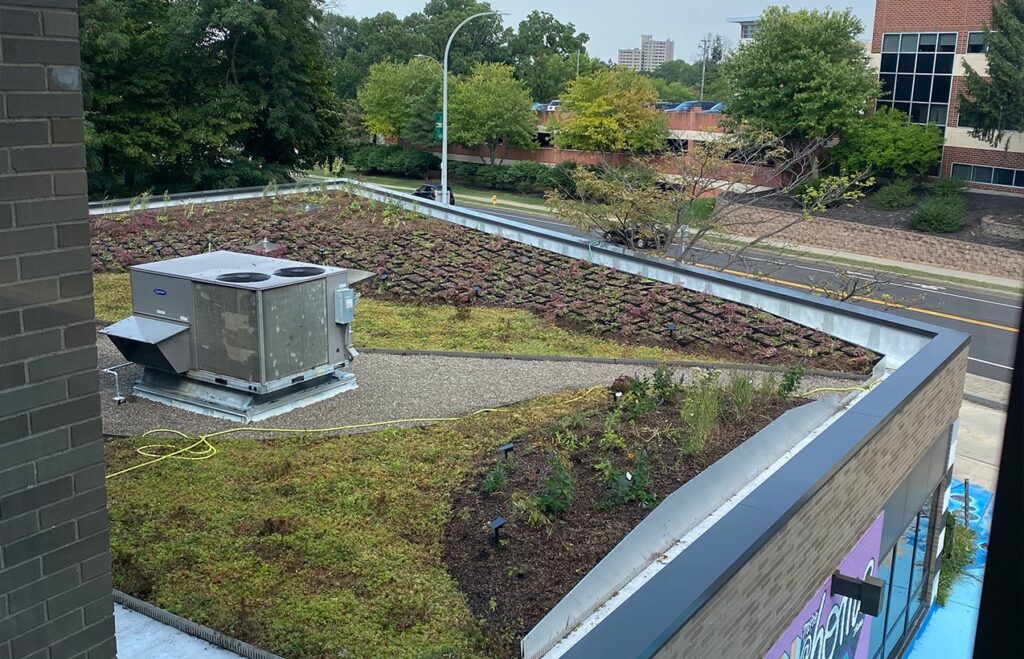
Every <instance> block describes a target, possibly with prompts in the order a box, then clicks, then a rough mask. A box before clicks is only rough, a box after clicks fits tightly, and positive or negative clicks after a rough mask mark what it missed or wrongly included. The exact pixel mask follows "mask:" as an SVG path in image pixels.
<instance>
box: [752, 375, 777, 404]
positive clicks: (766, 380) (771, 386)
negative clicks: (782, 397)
mask: <svg viewBox="0 0 1024 659" xmlns="http://www.w3.org/2000/svg"><path fill="white" fill-rule="evenodd" d="M757 393H759V394H761V395H762V396H764V397H765V398H769V397H771V396H778V395H779V376H777V375H775V373H771V372H769V373H766V374H765V375H764V376H763V377H762V378H761V382H760V384H758V385H757Z"/></svg>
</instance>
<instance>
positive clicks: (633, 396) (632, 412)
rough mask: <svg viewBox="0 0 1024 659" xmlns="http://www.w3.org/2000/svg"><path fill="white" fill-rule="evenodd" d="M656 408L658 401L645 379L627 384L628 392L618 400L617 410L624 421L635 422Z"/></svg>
mask: <svg viewBox="0 0 1024 659" xmlns="http://www.w3.org/2000/svg"><path fill="white" fill-rule="evenodd" d="M657 407H658V400H657V399H656V398H655V397H654V395H653V392H652V390H651V383H650V381H648V379H647V378H636V379H634V380H633V381H632V382H630V383H629V391H627V392H626V394H625V395H624V396H623V397H622V398H621V399H620V400H619V408H620V409H621V410H622V416H623V417H625V419H626V421H636V420H637V419H639V418H640V417H642V416H643V415H645V414H647V413H648V412H650V411H652V410H654V409H656V408H657Z"/></svg>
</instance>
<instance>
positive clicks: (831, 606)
mask: <svg viewBox="0 0 1024 659" xmlns="http://www.w3.org/2000/svg"><path fill="white" fill-rule="evenodd" d="M884 515H885V513H881V514H879V515H878V518H877V519H876V520H875V521H874V522H872V524H871V526H870V527H869V528H868V530H867V532H866V533H865V534H864V535H863V536H861V539H860V540H858V541H857V544H856V545H854V547H853V549H852V550H850V553H849V554H847V555H846V558H844V559H843V561H842V562H841V563H840V564H839V567H838V569H839V571H840V572H841V573H842V574H845V575H847V576H851V577H857V578H864V577H866V576H868V575H872V574H874V573H875V567H876V566H877V565H878V554H879V553H880V549H881V548H880V545H881V543H882V518H883V517H884ZM831 581H832V577H831V576H829V578H828V579H826V580H825V583H823V584H822V585H821V588H819V589H818V591H817V592H816V593H815V594H814V597H812V598H811V599H810V601H808V602H807V604H806V606H804V608H803V609H802V610H801V611H800V614H799V615H798V616H797V617H796V618H795V619H794V620H793V622H792V623H790V625H789V627H787V628H786V631H785V632H783V633H782V636H780V637H779V640H777V641H775V645H773V646H772V648H771V650H769V651H768V652H767V654H765V655H764V657H765V659H811V658H813V659H866V658H867V654H868V643H869V642H870V640H871V624H872V621H873V618H872V617H871V616H866V615H864V614H862V613H861V612H860V602H858V601H857V600H852V599H849V598H848V597H840V596H838V595H835V596H833V595H830V594H829V587H830V585H831Z"/></svg>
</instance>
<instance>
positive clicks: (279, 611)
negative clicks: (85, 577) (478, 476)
mask: <svg viewBox="0 0 1024 659" xmlns="http://www.w3.org/2000/svg"><path fill="white" fill-rule="evenodd" d="M593 395H596V394H593ZM588 404H589V402H588V400H580V399H579V397H578V394H563V395H559V396H553V397H546V398H543V399H538V400H535V401H531V402H528V403H523V404H520V405H517V406H514V407H510V408H505V409H504V410H503V411H500V412H492V413H485V414H479V415H475V416H469V417H465V418H463V419H460V420H458V421H453V422H446V423H440V424H436V425H433V426H427V427H420V428H402V429H389V430H385V431H381V432H375V433H368V434H359V435H343V436H339V437H317V436H279V437H274V438H272V439H268V440H266V441H257V440H252V439H233V438H231V436H229V435H228V436H223V437H221V438H215V439H213V440H211V441H213V443H214V444H215V445H216V447H217V449H218V452H217V453H216V454H215V455H214V456H213V457H212V458H210V459H207V460H199V461H196V460H175V459H169V460H164V461H162V462H159V463H156V464H154V465H150V466H146V467H143V468H140V469H136V470H134V471H132V472H129V473H127V474H123V475H119V476H116V477H113V478H111V479H109V480H108V481H107V492H108V496H109V509H110V526H111V552H112V559H113V569H114V585H115V587H116V588H119V589H121V590H123V591H125V592H128V593H129V594H132V595H135V596H137V597H140V598H142V599H145V600H146V601H148V602H151V603H153V604H155V605H157V606H160V607H162V608H165V609H168V610H170V611H172V612H173V613H176V614H179V615H182V616H184V617H186V618H188V619H190V620H194V621H196V622H198V623H201V624H205V625H208V626H210V627H213V628H214V629H216V630H219V631H221V632H224V633H226V634H229V635H231V636H234V637H236V638H240V639H242V640H245V641H248V642H250V643H253V644H255V645H258V646H260V647H262V648H264V649H267V650H269V651H271V652H275V653H277V654H280V655H282V656H285V657H339V656H345V657H449V656H451V657H454V656H458V657H478V656H490V655H491V654H492V653H491V652H490V651H489V650H488V648H487V647H486V646H485V642H484V640H483V635H482V633H481V631H480V627H479V626H478V623H477V622H476V621H475V620H474V619H473V616H472V615H471V614H470V612H469V609H468V608H467V605H466V601H465V598H464V596H463V595H462V594H461V592H460V591H459V588H458V586H457V584H456V583H455V582H454V581H453V580H452V578H451V577H450V576H449V574H448V572H447V571H446V569H445V566H444V563H443V561H442V559H441V539H442V532H443V528H444V524H445V520H446V518H447V515H448V511H449V506H450V499H449V497H450V493H451V492H452V490H453V489H454V488H455V487H456V485H457V484H458V483H459V482H460V481H461V480H462V479H463V477H464V476H465V475H466V473H467V471H468V470H469V469H470V468H471V467H472V465H473V464H474V458H475V456H476V455H478V454H479V453H480V452H481V451H491V450H494V449H495V448H496V447H497V446H499V445H501V444H503V443H504V442H507V441H509V440H510V439H512V438H513V437H516V436H519V435H521V434H522V433H523V432H525V431H527V430H529V429H530V428H535V427H538V426H540V425H543V424H548V423H551V422H553V421H554V420H555V419H557V418H559V417H560V416H561V415H564V414H566V413H567V412H570V411H572V410H575V409H580V408H581V407H582V406H586V405H588ZM161 441H167V440H166V439H162V438H148V439H138V438H135V439H118V440H114V441H111V442H108V443H107V444H106V464H107V472H108V473H113V472H115V471H117V470H119V469H124V468H125V467H128V466H131V465H134V464H138V463H139V462H141V461H144V460H146V459H147V458H144V457H142V456H140V455H138V454H137V453H136V449H137V448H139V447H141V446H144V445H148V444H154V443H159V442H161ZM171 441H173V442H175V443H177V444H182V442H184V441H185V440H178V439H174V440H171ZM182 445H184V444H182ZM164 450H170V449H164ZM488 536H489V531H488V530H487V529H481V542H482V543H486V542H488Z"/></svg>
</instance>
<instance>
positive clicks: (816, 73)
mask: <svg viewBox="0 0 1024 659" xmlns="http://www.w3.org/2000/svg"><path fill="white" fill-rule="evenodd" d="M862 29H863V26H862V25H861V22H860V20H859V19H858V18H857V17H856V16H854V15H853V13H852V12H850V11H849V10H845V11H833V10H826V11H808V10H799V11H791V10H789V9H788V8H783V7H769V8H768V9H766V10H765V11H764V13H763V14H762V15H761V18H760V20H759V21H758V28H757V36H756V37H755V38H754V40H753V41H751V42H749V43H746V44H742V45H740V46H739V48H738V49H737V50H736V51H735V52H733V53H732V55H731V56H729V57H728V58H726V59H725V60H724V61H723V63H722V73H723V76H724V78H725V81H726V84H727V86H728V89H729V97H728V101H727V102H728V104H729V112H730V114H732V115H733V116H736V117H738V118H739V119H741V120H743V121H746V122H748V123H750V124H752V125H754V126H756V127H758V128H761V129H764V130H770V131H772V132H773V133H775V134H776V135H782V136H786V137H787V138H789V139H797V140H804V141H806V140H810V139H815V138H820V137H825V136H829V135H833V134H835V133H836V132H838V131H841V130H842V129H844V128H846V127H848V126H850V125H851V124H852V123H854V122H855V121H856V120H857V119H858V118H859V117H860V116H861V115H862V114H863V113H864V112H866V111H867V110H868V109H869V108H870V106H871V104H872V103H873V102H874V100H875V99H876V98H877V97H878V94H879V84H878V80H877V74H876V73H875V71H874V70H873V69H872V68H871V66H870V64H869V62H868V57H867V54H866V53H865V51H864V48H863V47H862V46H861V44H860V43H859V42H858V41H857V36H858V35H859V34H860V33H861V31H862Z"/></svg>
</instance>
